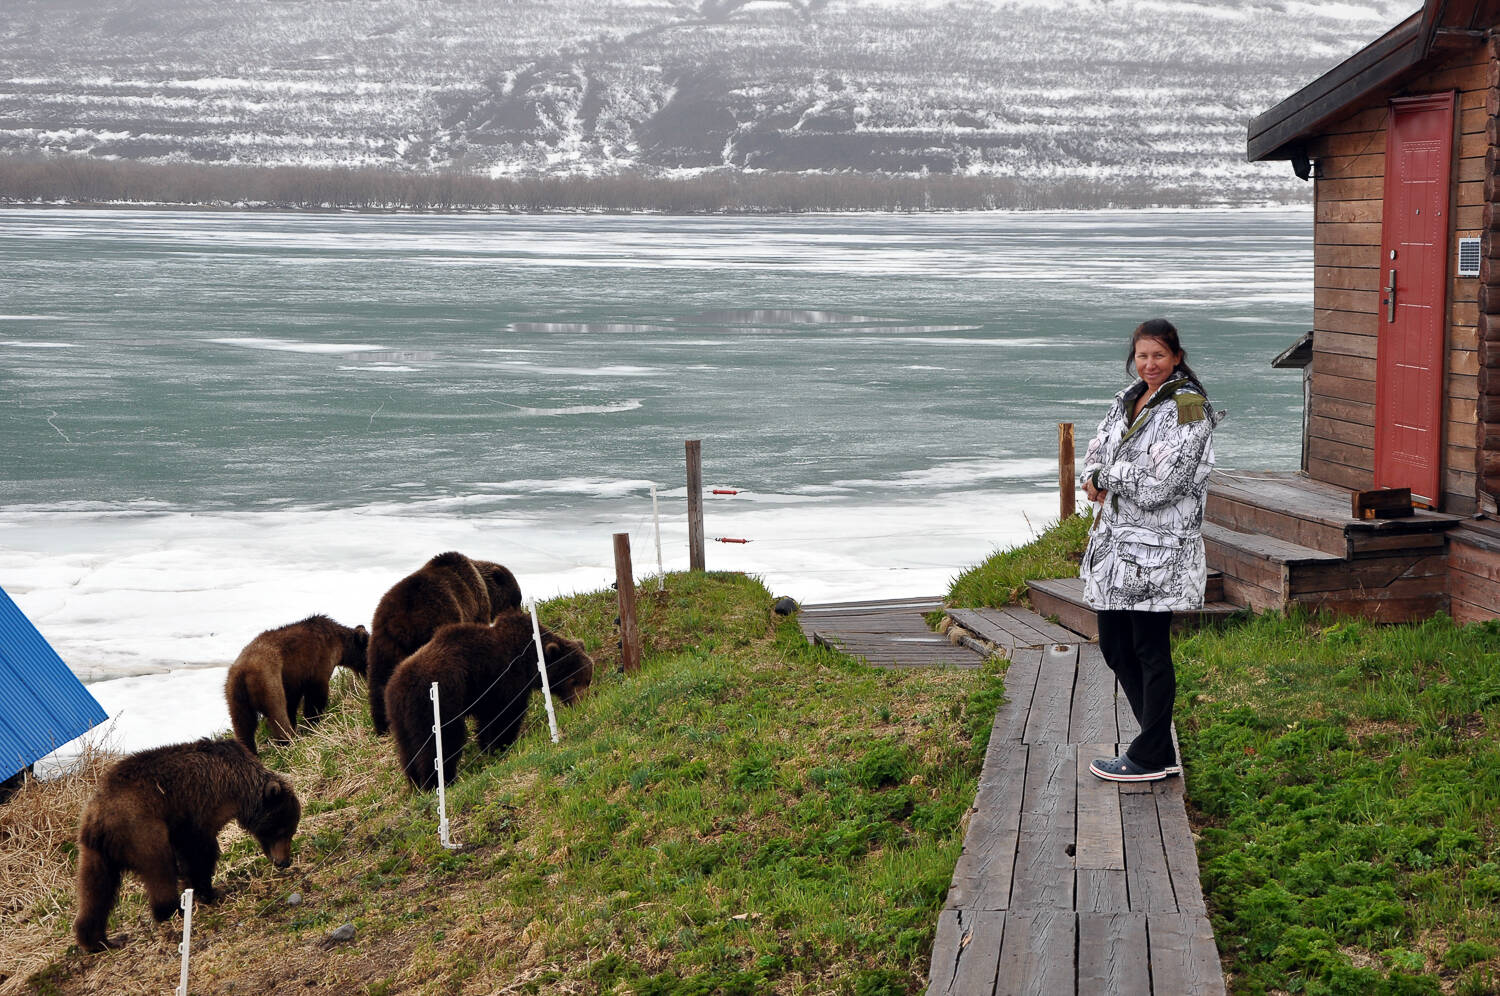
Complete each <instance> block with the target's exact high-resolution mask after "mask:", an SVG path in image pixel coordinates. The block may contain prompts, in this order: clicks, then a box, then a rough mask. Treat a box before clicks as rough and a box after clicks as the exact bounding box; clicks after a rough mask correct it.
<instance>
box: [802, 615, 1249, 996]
mask: <svg viewBox="0 0 1500 996" xmlns="http://www.w3.org/2000/svg"><path fill="white" fill-rule="evenodd" d="M941 607H942V602H941V600H940V599H937V598H912V599H893V600H885V601H868V602H856V603H847V604H830V605H809V606H805V607H804V608H803V609H802V611H801V613H800V614H799V621H800V622H801V624H802V629H803V632H804V633H805V634H806V635H807V638H808V639H809V640H810V641H814V642H820V643H824V644H826V645H829V646H835V647H839V648H840V649H842V650H844V651H846V652H847V653H850V654H855V655H857V656H861V657H864V658H865V659H866V660H868V661H869V662H870V663H871V664H875V665H881V666H887V667H892V666H911V665H919V664H960V665H968V666H974V665H977V664H978V663H979V661H980V656H979V654H978V653H975V652H973V651H971V650H968V649H966V648H964V647H961V646H955V645H953V644H951V643H949V642H948V640H947V639H945V638H943V637H941V636H939V635H937V634H936V633H933V632H931V631H929V630H928V628H927V625H926V622H925V621H924V619H923V616H924V614H926V613H928V612H931V611H933V610H935V609H938V608H941ZM949 614H950V615H952V616H953V617H954V619H955V621H956V622H958V623H959V624H960V625H962V626H964V628H966V629H968V630H970V631H971V632H974V633H975V634H976V635H978V636H979V637H981V638H982V639H984V640H986V641H989V642H990V643H993V644H995V645H997V646H999V647H1001V648H1002V649H1003V650H1005V651H1007V652H1008V654H1009V656H1010V660H1011V663H1010V668H1009V670H1008V671H1007V673H1006V677H1005V693H1006V702H1005V704H1004V705H1002V706H1001V707H1000V709H999V711H998V712H997V713H996V714H995V722H994V726H993V728H992V730H991V733H990V745H989V749H988V752H987V753H986V755H985V761H984V768H983V771H982V772H981V774H980V778H979V791H978V793H977V795H976V798H975V800H974V808H973V811H972V812H971V813H970V816H969V827H968V831H967V833H966V835H965V837H964V849H963V854H962V855H961V856H960V857H959V859H958V864H957V866H956V867H955V868H954V870H953V882H952V884H951V885H950V886H949V888H948V900H947V903H946V907H945V909H944V910H943V912H942V914H941V915H940V917H939V920H938V928H937V938H936V940H935V942H934V944H933V951H932V971H931V975H930V977H929V985H928V989H927V992H928V996H1219V994H1223V993H1224V992H1225V984H1224V976H1223V970H1222V968H1221V967H1220V964H1219V955H1218V949H1217V948H1216V946H1215V944H1214V937H1213V930H1212V928H1211V927H1210V925H1209V921H1208V916H1207V911H1206V908H1205V906H1204V902H1203V893H1202V887H1201V885H1200V884H1199V880H1198V858H1197V853H1196V851H1195V850H1194V847H1193V839H1192V834H1191V832H1190V830H1189V828H1188V820H1187V809H1186V806H1185V803H1184V795H1183V780H1182V778H1180V777H1178V778H1169V779H1167V780H1165V781H1160V782H1151V783H1147V784H1139V785H1120V784H1116V783H1113V782H1105V781H1101V780H1100V779H1098V778H1095V777H1094V776H1093V775H1092V774H1090V773H1089V762H1090V761H1092V760H1093V759H1094V758H1096V757H1113V756H1115V755H1116V754H1118V753H1119V752H1120V751H1122V750H1124V748H1125V745H1126V744H1128V743H1129V741H1130V740H1131V739H1133V738H1134V737H1135V735H1136V733H1137V732H1139V727H1138V726H1137V724H1136V722H1135V718H1134V716H1132V715H1131V712H1130V707H1129V705H1128V704H1126V702H1125V699H1124V696H1122V695H1120V694H1119V693H1118V691H1117V688H1116V685H1115V680H1114V675H1113V674H1111V673H1110V671H1109V668H1108V667H1106V666H1105V663H1104V657H1103V655H1102V654H1100V652H1099V648H1098V646H1097V645H1095V644H1092V643H1086V642H1083V639H1082V638H1081V637H1080V636H1078V635H1077V634H1076V633H1074V632H1072V631H1070V630H1067V629H1064V628H1062V627H1060V626H1057V625H1056V624H1054V623H1050V622H1048V621H1047V620H1045V619H1043V618H1042V617H1041V616H1039V615H1037V614H1036V613H1034V612H1031V611H1030V610H1027V609H975V610H952V611H950V613H949Z"/></svg>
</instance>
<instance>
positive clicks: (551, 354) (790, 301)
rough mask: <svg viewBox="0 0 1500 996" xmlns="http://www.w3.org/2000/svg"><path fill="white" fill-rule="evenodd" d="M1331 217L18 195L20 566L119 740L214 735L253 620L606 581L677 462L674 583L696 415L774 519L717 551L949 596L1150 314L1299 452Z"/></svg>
mask: <svg viewBox="0 0 1500 996" xmlns="http://www.w3.org/2000/svg"><path fill="white" fill-rule="evenodd" d="M1308 220H1309V219H1308V214H1307V212H1306V211H1305V210H1295V211H1282V212H1241V211H1232V212H1230V211H1226V212H1212V211H1208V212H1180V213H1167V212H1140V213H1134V214H1131V213H1095V214H1089V215H1076V214H1050V215H1049V214H1023V215H1005V214H998V213H997V214H979V215H952V216H937V215H932V216H849V217H844V216H820V217H811V218H809V217H782V218H776V217H770V218H743V219H739V218H662V217H601V218H591V217H582V216H580V217H548V218H527V217H514V216H505V217H481V216H475V217H443V216H431V217H427V216H424V217H419V218H413V217H402V216H375V215H368V216H363V215H362V216H341V215H276V214H253V215H237V214H223V213H213V214H209V213H194V212H173V211H164V212H90V211H49V212H46V213H45V214H42V213H37V212H26V211H14V210H9V211H0V224H5V225H6V227H7V235H8V236H9V237H8V238H7V239H5V240H3V241H0V267H3V268H4V271H5V272H6V273H7V275H8V281H9V286H8V295H7V301H6V311H7V314H6V315H5V316H0V317H3V318H4V331H5V339H4V340H0V352H3V354H4V360H5V363H4V367H5V369H6V372H7V373H9V374H11V375H12V376H11V378H10V381H9V383H8V385H7V394H6V402H7V404H6V405H4V406H0V465H3V466H5V467H6V468H7V474H6V475H5V476H4V478H3V479H0V586H4V587H5V589H6V590H7V591H8V592H10V593H11V595H12V596H13V597H14V598H15V599H16V601H17V602H18V604H20V605H21V607H22V608H23V609H24V610H25V611H26V612H27V613H28V615H30V616H31V618H32V619H33V621H35V622H36V624H37V625H38V627H39V628H40V629H41V630H42V632H43V635H45V636H46V637H47V638H48V639H49V641H51V642H52V643H53V645H54V646H55V647H56V648H57V649H58V651H59V652H60V653H61V655H62V656H63V658H64V660H66V661H67V662H68V663H69V665H70V666H71V667H73V668H74V669H75V671H76V672H77V673H78V674H79V675H80V676H81V677H82V678H83V679H84V680H86V681H88V682H90V683H92V685H93V687H94V689H95V690H96V693H97V695H98V697H99V698H100V699H101V701H103V702H104V704H105V706H106V708H107V709H108V710H109V711H110V713H111V715H112V716H113V717H114V723H113V727H112V729H111V730H110V732H109V736H110V737H111V738H112V742H113V743H114V745H115V746H117V747H119V748H121V749H137V748H140V747H144V746H149V745H150V742H167V741H170V740H178V739H188V738H190V737H193V736H197V735H200V734H202V733H207V732H214V731H218V730H222V729H224V728H225V727H226V726H227V716H226V715H225V711H224V704H223V696H222V684H223V675H224V669H225V668H226V667H227V665H228V664H229V663H230V661H232V660H233V658H234V656H235V654H236V653H237V652H238V651H239V649H240V648H241V647H243V646H244V644H245V643H246V642H247V641H248V640H249V639H250V638H251V637H253V636H255V635H256V634H257V633H259V632H260V631H262V630H264V629H267V628H271V627H274V626H279V625H283V624H285V623H288V622H293V621H295V620H297V619H301V618H303V617H305V616H307V615H309V614H312V613H315V612H322V613H326V614H328V615H330V616H332V617H334V618H335V619H338V620H339V621H341V622H345V623H348V624H355V623H360V622H363V623H366V624H368V622H369V619H370V615H371V613H372V612H373V610H374V606H375V603H376V601H377V600H378V599H379V597H380V595H381V593H383V592H384V590H385V589H386V588H387V587H389V585H390V584H392V583H393V582H394V581H395V580H397V579H398V578H400V577H402V576H404V575H405V574H407V573H409V572H410V571H412V570H413V569H415V568H416V567H417V566H419V565H420V564H421V563H422V562H424V561H425V560H426V559H427V558H429V557H430V556H432V555H433V554H435V553H438V552H441V551H443V550H448V549H458V550H462V551H465V552H467V553H470V554H472V555H474V556H479V557H485V558H489V559H495V560H499V561H501V562H503V563H506V564H507V565H508V566H510V567H511V568H512V570H514V571H515V573H516V574H517V576H518V578H519V579H520V580H521V583H522V585H523V587H524V588H525V590H526V592H527V594H528V595H536V596H539V597H543V598H545V597H547V596H550V595H554V594H558V593H563V592H573V591H586V590H597V589H601V588H606V587H607V586H608V585H609V583H610V582H611V581H612V580H613V577H612V575H613V551H612V541H611V536H612V534H613V533H616V532H628V533H629V534H630V535H631V538H632V547H633V552H634V560H635V568H636V574H637V576H638V577H641V576H645V575H648V574H650V573H652V572H654V571H655V569H656V565H655V563H654V550H655V537H654V535H653V533H652V528H653V527H652V515H651V500H650V488H651V485H652V483H653V482H654V483H655V484H656V485H657V486H658V492H659V500H660V504H661V514H662V531H663V538H662V545H663V550H664V552H665V557H666V563H665V565H664V566H665V568H666V569H667V570H677V569H682V568H685V567H686V561H687V551H686V537H687V527H686V521H685V492H684V488H683V469H682V461H683V441H684V440H686V439H701V440H702V442H703V454H704V473H705V477H707V478H708V479H709V480H710V481H711V482H714V483H710V484H708V485H707V486H708V487H710V488H712V487H715V486H720V487H727V488H734V489H737V490H739V491H740V492H741V493H740V494H739V495H735V496H722V497H710V498H709V499H708V500H707V509H706V514H707V523H706V528H707V532H708V535H709V536H710V537H711V538H712V537H729V538H743V539H748V540H750V541H751V542H749V543H747V544H732V545H730V544H715V543H712V542H710V544H709V550H708V559H709V566H710V567H711V568H715V569H725V570H740V571H746V572H748V573H751V574H755V575H758V576H760V577H762V578H764V579H765V580H766V582H767V584H768V586H769V587H770V588H771V589H772V591H773V592H775V593H776V594H786V595H791V596H792V597H794V598H797V599H798V600H799V601H803V602H816V601H827V600H839V599H854V598H866V597H880V596H902V595H915V594H922V595H929V594H940V593H942V592H943V591H945V590H946V588H947V586H948V583H949V581H950V579H951V578H952V577H953V576H954V575H955V574H957V573H958V572H959V571H961V570H962V569H964V568H965V567H967V566H969V565H972V564H974V563H976V562H978V561H979V560H981V559H983V558H984V557H985V556H986V555H987V554H988V553H989V552H991V551H992V550H994V549H996V548H998V547H1003V546H1007V545H1011V544H1013V543H1015V542H1019V541H1022V540H1024V539H1026V538H1028V537H1029V536H1031V535H1032V534H1033V533H1034V532H1035V531H1036V530H1037V529H1039V528H1041V527H1042V526H1044V525H1045V524H1046V523H1047V522H1049V521H1050V520H1051V519H1053V518H1055V516H1056V501H1057V497H1056V487H1057V483H1056V474H1057V470H1056V461H1055V452H1056V449H1055V448H1056V438H1057V437H1056V423H1057V422H1058V421H1074V422H1076V423H1077V425H1078V428H1077V433H1078V436H1079V437H1080V444H1079V445H1080V447H1081V446H1082V445H1083V440H1085V439H1086V438H1087V436H1088V434H1089V433H1090V432H1091V431H1092V429H1093V426H1094V423H1095V422H1096V421H1097V418H1098V416H1099V415H1102V412H1103V406H1104V404H1105V402H1106V401H1107V399H1108V398H1109V397H1110V396H1111V395H1112V394H1113V393H1114V392H1115V391H1116V390H1118V389H1119V387H1121V386H1122V385H1123V382H1124V375H1123V371H1122V360H1123V352H1124V339H1125V336H1126V335H1127V334H1128V332H1129V329H1130V328H1131V327H1132V326H1133V325H1134V324H1135V323H1136V322H1138V321H1140V320H1141V319H1143V318H1146V317H1151V316H1152V315H1155V314H1159V313H1162V312H1166V313H1167V314H1168V315H1169V317H1171V318H1173V320H1174V321H1176V322H1177V323H1178V325H1179V326H1180V327H1181V328H1182V329H1183V333H1184V338H1185V341H1186V343H1187V344H1188V346H1189V351H1190V355H1191V358H1192V362H1193V365H1194V367H1195V368H1196V369H1197V370H1198V371H1199V373H1200V374H1202V375H1203V376H1204V378H1205V380H1206V382H1207V384H1208V387H1209V390H1210V393H1212V394H1213V395H1214V397H1215V400H1216V401H1217V402H1219V403H1220V404H1221V405H1222V406H1223V407H1225V408H1228V409H1229V410H1232V411H1233V412H1234V413H1235V417H1234V419H1233V421H1232V422H1231V423H1229V424H1228V425H1227V426H1226V428H1225V430H1222V431H1221V435H1222V437H1223V438H1222V439H1221V440H1220V441H1219V443H1218V446H1217V449H1218V452H1219V457H1220V461H1221V463H1222V464H1224V465H1228V466H1244V467H1273V468H1274V467H1287V466H1291V465H1294V464H1295V461H1296V459H1297V449H1296V446H1297V438H1296V437H1297V434H1296V431H1295V426H1296V424H1297V423H1296V418H1295V414H1294V412H1295V408H1296V405H1297V402H1298V399H1299V398H1300V396H1301V383H1300V379H1299V378H1297V377H1296V376H1295V375H1287V374H1286V373H1285V372H1281V371H1273V370H1271V369H1270V367H1269V361H1270V358H1271V357H1273V356H1275V355H1276V354H1277V353H1279V352H1281V350H1283V349H1284V348H1285V347H1286V346H1287V345H1289V344H1290V342H1291V341H1292V340H1293V339H1294V338H1295V337H1296V334H1297V331H1298V327H1299V326H1302V327H1305V323H1306V321H1307V312H1308V310H1309V308H1310V305H1311V279H1310V277H1311V270H1312V267H1311V262H1312V254H1311V245H1310V240H1309V239H1308V236H1307V232H1308V231H1309V230H1310V225H1309V224H1308ZM289 259H295V262H296V265H286V264H287V261H288V260H289ZM455 261H457V262H462V263H463V264H464V265H463V266H461V267H455V266H452V265H451V264H452V263H453V262H455ZM320 263H323V264H327V265H326V266H320V265H318V264H320ZM332 274H336V279H335V278H334V277H333V276H331V275H332ZM1168 302H1170V303H1168ZM1289 413H1292V414H1289Z"/></svg>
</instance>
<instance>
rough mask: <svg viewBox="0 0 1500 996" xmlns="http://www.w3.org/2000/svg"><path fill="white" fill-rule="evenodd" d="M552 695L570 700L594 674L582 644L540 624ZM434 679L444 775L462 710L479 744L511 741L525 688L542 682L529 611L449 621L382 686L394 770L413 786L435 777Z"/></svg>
mask: <svg viewBox="0 0 1500 996" xmlns="http://www.w3.org/2000/svg"><path fill="white" fill-rule="evenodd" d="M541 632H542V647H543V648H544V651H545V656H546V661H547V683H548V686H549V687H550V688H551V690H552V695H553V696H554V697H555V698H556V699H557V700H558V701H560V702H562V703H563V704H564V705H571V704H572V703H573V702H574V701H576V700H577V699H578V696H579V695H581V694H582V693H583V690H584V689H585V688H587V687H588V685H589V682H590V681H591V680H593V677H594V662H593V660H592V659H590V657H589V655H588V654H586V653H584V651H583V647H582V645H580V644H579V643H577V642H575V641H573V640H570V639H568V638H567V637H564V636H559V635H558V634H556V633H553V632H552V631H551V630H549V629H547V627H545V626H543V627H541ZM434 681H436V682H437V683H438V705H439V706H440V707H441V710H442V717H443V779H444V781H445V782H451V781H452V780H453V778H454V776H455V775H456V774H457V772H458V762H459V759H460V758H461V757H462V755H463V749H464V743H465V742H466V741H467V740H468V728H467V727H466V725H465V723H464V720H465V717H468V716H472V717H474V722H475V727H474V738H475V739H476V740H477V741H478V742H479V748H480V750H485V751H494V750H503V749H505V748H507V747H509V746H510V745H511V744H513V743H515V741H516V737H517V736H518V735H519V734H520V732H521V719H522V717H524V716H525V715H526V706H527V703H528V702H529V701H530V699H531V693H532V692H533V691H534V690H538V689H540V688H541V687H542V678H541V674H540V673H538V671H537V666H536V642H535V641H534V640H533V638H532V632H531V614H530V613H529V612H526V611H524V610H521V609H510V610H507V611H505V612H502V613H500V615H499V616H497V617H496V619H495V621H494V624H493V625H490V626H485V625H482V624H479V623H453V624H450V625H447V626H444V627H443V628H442V629H439V630H438V631H437V632H436V633H434V634H433V637H432V639H431V640H430V641H428V643H427V644H426V645H425V646H423V647H422V649H420V650H418V651H417V652H416V653H414V654H412V655H411V656H410V657H408V658H407V659H406V660H404V661H402V662H401V664H400V666H399V667H397V668H396V673H395V674H393V675H392V676H391V680H390V683H389V684H388V685H387V686H386V690H385V702H386V712H387V714H388V715H389V716H390V719H391V733H392V736H393V737H394V738H395V741H396V757H397V760H399V761H400V763H401V770H402V771H404V772H406V777H407V778H409V779H411V782H412V784H413V785H415V786H416V787H417V788H419V789H430V788H433V787H434V786H436V785H437V769H436V767H435V766H434V762H435V760H436V759H437V744H436V742H435V740H434V738H433V734H432V698H431V694H430V689H431V687H432V683H433V682H434Z"/></svg>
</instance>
